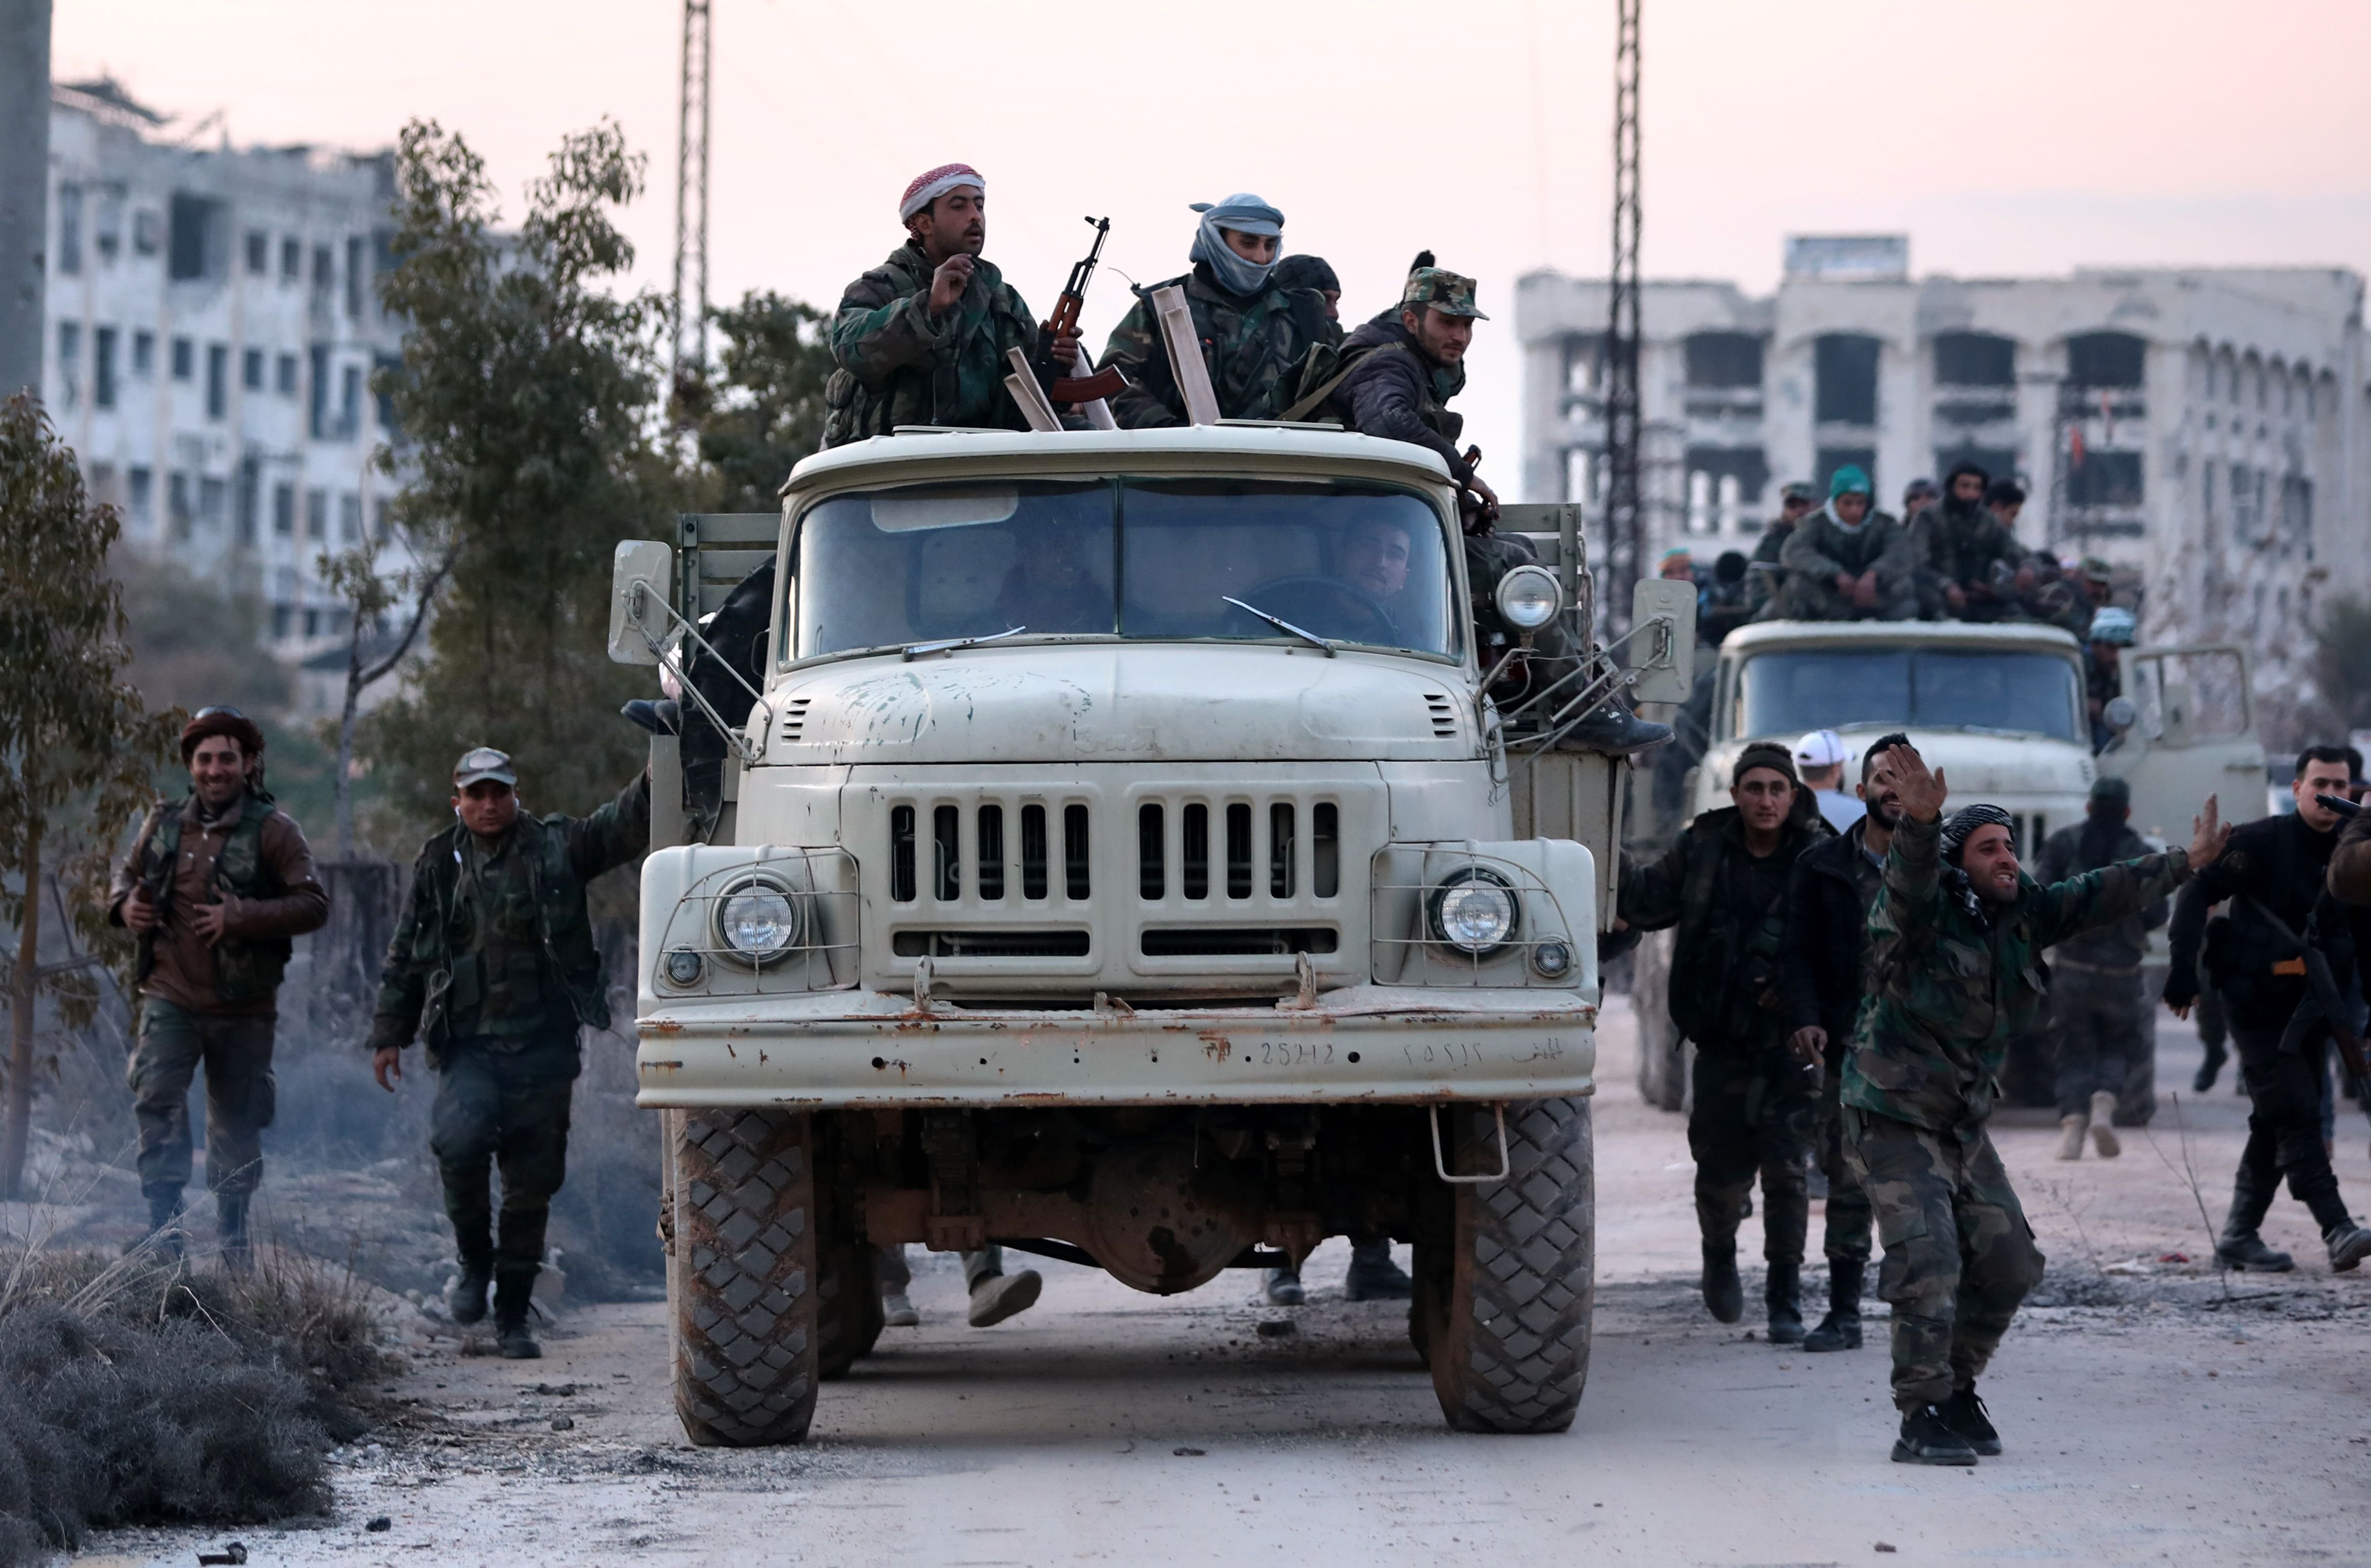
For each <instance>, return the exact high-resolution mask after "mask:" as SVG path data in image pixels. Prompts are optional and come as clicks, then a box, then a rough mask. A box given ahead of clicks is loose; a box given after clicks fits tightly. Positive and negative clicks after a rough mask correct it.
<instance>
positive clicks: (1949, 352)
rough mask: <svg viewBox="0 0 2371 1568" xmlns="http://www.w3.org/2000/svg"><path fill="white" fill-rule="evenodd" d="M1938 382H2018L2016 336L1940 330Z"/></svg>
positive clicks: (1937, 344)
mask: <svg viewBox="0 0 2371 1568" xmlns="http://www.w3.org/2000/svg"><path fill="white" fill-rule="evenodd" d="M1935 384H1936V385H1937V386H2016V385H2017V340H2015V339H2013V338H2001V337H1995V335H1994V334H1992V333H1990V332H1938V333H1937V334H1936V335H1935Z"/></svg>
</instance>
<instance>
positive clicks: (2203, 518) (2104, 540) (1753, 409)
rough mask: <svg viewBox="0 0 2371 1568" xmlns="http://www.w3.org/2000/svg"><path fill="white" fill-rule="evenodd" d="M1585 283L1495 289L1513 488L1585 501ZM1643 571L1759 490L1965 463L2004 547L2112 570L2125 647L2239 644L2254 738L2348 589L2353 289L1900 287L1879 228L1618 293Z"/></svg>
mask: <svg viewBox="0 0 2371 1568" xmlns="http://www.w3.org/2000/svg"><path fill="white" fill-rule="evenodd" d="M1606 306H1607V301H1606V289H1605V285H1604V284H1603V283H1602V282H1597V281H1590V280H1583V279H1578V278H1569V277H1566V276H1563V275H1561V274H1558V273H1554V272H1535V273H1532V274H1531V275H1529V276H1527V277H1525V278H1524V279H1523V280H1522V281H1521V284H1520V287H1519V291H1518V300H1517V306H1516V330H1517V333H1518V335H1519V337H1520V338H1521V341H1522V345H1523V363H1524V371H1523V375H1524V382H1523V409H1524V421H1523V423H1524V432H1523V439H1524V469H1523V477H1524V483H1525V491H1526V493H1527V494H1528V495H1529V496H1531V497H1532V498H1533V499H1535V500H1580V501H1582V502H1587V503H1589V504H1591V505H1602V478H1601V470H1602V451H1603V445H1604V439H1605V437H1604V421H1603V410H1602V362H1603V355H1604V341H1605V338H1604V334H1605V320H1606V314H1607V310H1606ZM1642 319H1643V329H1642V336H1643V343H1642V346H1641V352H1640V357H1639V398H1640V405H1641V414H1642V420H1643V430H1644V436H1643V442H1642V445H1643V450H1642V454H1641V467H1642V488H1643V491H1644V495H1645V529H1646V534H1647V538H1648V544H1649V553H1650V555H1651V553H1652V552H1653V551H1655V550H1660V549H1661V548H1665V547H1667V546H1669V545H1672V544H1685V545H1688V546H1689V547H1691V548H1692V549H1693V550H1694V552H1695V553H1696V555H1697V557H1698V559H1699V561H1703V560H1705V559H1706V558H1707V557H1709V556H1711V555H1713V554H1716V553H1718V551H1721V550H1726V549H1741V550H1747V551H1751V550H1752V548H1753V545H1754V543H1755V540H1756V538H1757V537H1758V536H1759V534H1760V532H1761V529H1762V527H1763V525H1764V523H1765V522H1766V521H1767V520H1768V519H1769V518H1770V517H1772V516H1773V515H1775V513H1776V511H1777V502H1778V493H1777V492H1778V487H1779V486H1780V485H1781V484H1783V483H1785V482H1786V481H1787V480H1791V479H1806V480H1810V481H1811V482H1813V483H1815V484H1818V485H1820V486H1821V487H1822V493H1824V487H1825V485H1826V482H1827V478H1828V476H1829V475H1830V474H1832V473H1833V471H1834V470H1835V469H1836V468H1837V467H1840V466H1842V465H1844V464H1846V463H1853V464H1858V465H1859V466H1860V467H1863V468H1865V469H1867V470H1868V472H1869V473H1870V474H1871V475H1872V476H1873V477H1874V478H1875V479H1876V483H1877V489H1878V496H1879V504H1880V505H1882V506H1884V507H1886V508H1887V509H1888V510H1892V509H1894V508H1896V507H1897V506H1898V505H1899V501H1900V497H1901V494H1902V490H1903V487H1904V486H1905V485H1906V484H1907V483H1908V482H1909V481H1910V480H1911V479H1912V478H1915V477H1919V476H1929V477H1939V476H1940V474H1941V473H1942V471H1944V470H1946V469H1948V468H1949V467H1950V466H1951V465H1952V464H1953V463H1955V462H1958V461H1960V459H1962V458H1972V459H1974V460H1975V461H1977V462H1979V463H1981V464H1983V465H1984V467H1986V468H1987V469H1989V470H1990V471H1991V472H1992V473H1993V474H1995V476H2014V477H2016V478H2018V479H2019V480H2020V481H2021V482H2022V483H2023V484H2024V486H2025V487H2026V489H2027V490H2028V492H2029V495H2030V499H2029V501H2028V502H2027V504H2026V508H2025V512H2024V514H2023V516H2022V517H2021V518H2020V519H2019V523H2018V532H2019V534H2020V536H2022V537H2023V538H2024V540H2025V541H2026V542H2027V543H2028V544H2030V545H2033V546H2037V547H2046V548H2051V549H2053V550H2055V551H2056V552H2058V553H2059V554H2061V555H2064V556H2078V555H2097V556H2101V557H2104V558H2106V559H2108V560H2109V561H2111V563H2113V564H2114V565H2115V566H2116V567H2118V568H2119V570H2120V572H2121V573H2122V574H2126V575H2128V577H2129V579H2130V581H2131V582H2132V583H2133V584H2134V591H2135V592H2136V594H2137V595H2138V598H2139V602H2140V609H2141V627H2142V633H2143V636H2144V637H2145V639H2146V640H2150V641H2154V642H2172V641H2205V640H2231V641H2237V642H2239V643H2241V644H2243V645H2245V646H2247V647H2248V648H2249V649H2250V651H2251V652H2252V654H2253V656H2254V658H2255V661H2256V663H2257V666H2258V681H2257V685H2258V689H2259V691H2260V693H2261V695H2262V696H2263V698H2265V704H2266V709H2267V712H2266V715H2265V717H2266V719H2267V721H2269V723H2270V725H2271V728H2272V730H2273V732H2274V734H2275V736H2276V737H2279V738H2284V736H2283V735H2282V730H2283V724H2284V721H2285V719H2286V716H2287V715H2290V714H2294V713H2296V710H2297V709H2299V707H2300V706H2302V705H2303V704H2306V703H2308V702H2310V701H2311V700H2312V698H2314V697H2315V695H2316V693H2315V690H2314V686H2313V678H2312V654H2313V641H2312V636H2311V633H2310V631H2309V629H2308V628H2309V627H2310V625H2311V624H2312V622H2313V618H2314V616H2315V613H2316V607H2317V605H2319V604H2321V603H2323V602H2325V601H2326V600H2328V599H2329V598H2331V596H2333V595H2339V594H2364V593H2365V592H2366V590H2371V550H2366V549H2365V545H2366V543H2371V387H2366V385H2365V378H2366V375H2371V365H2366V363H2365V343H2364V330H2363V279H2362V278H2361V277H2360V276H2359V275H2357V274H2356V273H2354V272H2352V271H2345V270H2342V269H2339V268H2163V269H2153V268H2120V269H2107V268H2102V269H2084V270H2078V271H2076V272H2074V273H2073V274H2072V275H2071V276H2067V277H2063V278H2001V279H1960V278H1949V277H1925V278H1914V277H1912V276H1911V274H1910V268H1909V245H1908V241H1907V240H1906V239H1904V238H1903V237H1902V236H1790V237H1789V238H1788V240H1787V256H1786V267H1785V271H1784V274H1783V276H1782V278H1781V281H1780V282H1779V284H1778V287H1777V290H1776V292H1775V294H1770V295H1763V296H1756V295H1752V294H1747V293H1746V292H1745V291H1744V290H1742V289H1740V288H1739V287H1737V286H1736V285H1735V284H1732V283H1727V282H1696V281H1682V280H1671V281H1649V282H1647V283H1646V284H1645V286H1644V289H1643V301H1642Z"/></svg>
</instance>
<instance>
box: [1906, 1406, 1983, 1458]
mask: <svg viewBox="0 0 2371 1568" xmlns="http://www.w3.org/2000/svg"><path fill="white" fill-rule="evenodd" d="M1893 1462H1894V1463H1895V1464H1897V1465H1972V1464H1974V1463H1975V1462H1976V1450H1975V1449H1974V1447H1972V1446H1971V1445H1970V1444H1969V1442H1968V1440H1967V1439H1966V1438H1965V1437H1962V1436H1960V1435H1959V1434H1958V1433H1956V1432H1954V1431H1952V1430H1951V1424H1950V1423H1949V1422H1948V1421H1946V1420H1944V1419H1943V1407H1942V1406H1941V1405H1913V1406H1912V1407H1911V1408H1910V1409H1908V1410H1905V1411H1903V1412H1902V1435H1900V1436H1899V1437H1896V1438H1895V1439H1894V1440H1893Z"/></svg>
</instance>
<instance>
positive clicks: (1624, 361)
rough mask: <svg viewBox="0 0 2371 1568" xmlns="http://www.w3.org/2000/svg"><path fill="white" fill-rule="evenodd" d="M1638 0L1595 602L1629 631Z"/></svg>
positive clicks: (1638, 520)
mask: <svg viewBox="0 0 2371 1568" xmlns="http://www.w3.org/2000/svg"><path fill="white" fill-rule="evenodd" d="M1638 4H1639V0H1615V12H1616V15H1615V20H1614V40H1613V268H1612V270H1611V271H1609V272H1608V274H1607V279H1606V282H1607V288H1606V295H1607V298H1608V301H1609V306H1608V311H1607V321H1606V328H1605V568H1606V579H1607V583H1606V585H1607V587H1608V588H1609V589H1610V590H1612V591H1611V592H1610V593H1608V594H1606V595H1605V597H1604V598H1603V599H1602V601H1600V602H1601V603H1602V605H1603V606H1604V613H1605V616H1606V618H1607V622H1608V625H1609V626H1610V627H1616V628H1626V627H1627V626H1628V624H1629V618H1630V593H1631V589H1632V587H1633V586H1634V585H1635V584H1636V583H1637V581H1638V576H1639V573H1640V571H1642V570H1643V563H1642V562H1641V560H1640V559H1639V558H1640V556H1641V554H1642V552H1643V551H1644V550H1645V549H1646V543H1647V542H1646V537H1645V531H1644V522H1643V517H1642V509H1641V506H1640V498H1639V482H1638V470H1639V462H1638V439H1639V418H1638V226H1639V210H1638Z"/></svg>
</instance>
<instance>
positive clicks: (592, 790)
mask: <svg viewBox="0 0 2371 1568" xmlns="http://www.w3.org/2000/svg"><path fill="white" fill-rule="evenodd" d="M641 184H642V159H641V158H640V157H639V156H635V155H633V154H631V153H630V152H629V151H628V150H627V147H626V144H625V140H624V137H623V136H622V134H621V133H619V131H618V129H617V127H616V126H614V125H612V124H608V123H606V122H605V123H603V124H601V125H599V126H597V127H596V128H595V129H593V130H590V131H586V132H583V133H577V134H575V135H573V136H570V137H569V138H568V139H567V140H566V141H565V142H563V143H562V144H561V148H560V150H559V151H558V152H557V153H555V154H554V155H553V156H552V158H551V161H550V167H549V173H548V174H547V175H546V176H545V177H544V178H543V179H539V180H537V181H535V182H533V184H531V185H530V187H529V188H528V191H527V213H526V219H525V221H524V222H523V223H522V224H521V225H520V226H519V228H518V230H517V231H516V233H515V236H506V237H498V236H496V234H495V232H494V227H493V225H494V223H495V221H496V213H495V209H494V205H493V192H492V188H491V187H490V186H489V185H488V183H487V180H486V175H485V166H484V164H483V162H482V160H480V158H479V156H477V154H475V153H474V152H472V151H471V150H470V149H469V147H468V144H466V143H465V142H464V141H463V140H462V139H461V137H460V136H459V135H457V134H448V133H445V131H443V130H442V129H440V128H439V127H438V126H436V125H434V123H426V122H414V123H413V124H411V125H410V126H408V127H407V128H406V129H405V131H404V133H403V138H402V144H401V148H400V151H399V160H398V166H397V190H396V199H395V219H396V234H395V240H394V252H395V256H396V266H395V268H394V270H393V271H392V272H391V273H389V274H388V276H387V278H386V279H385V280H384V281H383V282H382V284H381V291H380V292H381V296H382V298H383V300H384V302H385V304H386V306H387V309H388V310H389V311H390V312H392V313H394V314H396V315H398V316H399V317H403V318H405V319H406V320H408V321H409V322H410V323H411V332H410V335H409V336H408V338H407V339H406V341H405V345H404V354H403V360H402V363H400V365H398V366H394V367H390V368H388V369H387V370H383V371H382V372H380V374H379V375H378V377H377V379H376V387H377V389H378V390H379V391H380V392H381V393H382V394H383V395H385V396H386V397H387V398H388V399H389V400H390V402H391V404H392V407H393V409H394V413H395V418H396V423H397V426H398V428H399V432H400V433H401V437H402V444H401V447H400V450H399V452H397V453H395V454H391V455H389V456H388V458H387V465H388V468H389V471H390V472H391V473H394V474H396V475H397V476H398V477H399V478H401V479H402V480H403V481H404V483H403V488H402V490H401V491H400V493H399V495H398V496H397V497H396V499H395V501H394V503H393V504H394V507H395V521H396V524H397V526H398V527H399V528H400V529H401V530H402V531H403V532H404V534H405V536H406V537H407V538H409V539H411V541H413V542H414V548H415V549H416V550H422V551H423V552H424V553H423V559H427V558H428V555H429V554H433V553H435V552H437V551H439V550H442V551H445V552H449V553H450V555H451V557H452V559H453V561H454V564H453V568H452V571H451V576H450V579H449V581H448V582H447V583H446V585H445V589H444V596H443V598H442V600H441V603H440V607H439V609H438V612H437V615H436V618H435V620H434V625H433V626H432V628H431V629H430V632H429V634H428V637H429V646H428V655H427V658H426V659H425V661H424V662H423V663H422V666H421V668H420V670H419V672H418V674H417V678H416V679H415V681H414V682H413V683H412V685H411V687H410V689H408V690H407V691H406V692H405V693H404V694H403V695H401V696H400V697H398V698H394V699H392V700H390V701H389V702H387V704H386V705H384V706H383V707H382V708H380V709H378V711H377V712H376V713H375V714H374V715H372V717H371V718H370V720H368V721H366V722H365V723H364V726H363V733H362V740H361V745H362V749H363V751H364V754H365V755H367V757H368V758H369V759H370V762H371V763H372V765H373V767H374V768H375V769H376V771H377V772H378V773H379V774H381V775H382V776H383V777H384V778H385V780H386V786H387V798H388V800H389V801H390V803H391V805H393V806H395V807H396V808H397V809H398V811H399V814H400V817H401V819H402V821H403V823H404V824H405V825H407V826H409V827H411V828H413V829H425V828H427V827H430V826H433V825H434V824H436V823H437V822H439V821H440V820H442V819H443V818H444V817H445V801H446V799H447V798H448V797H449V795H450V793H451V778H452V771H451V770H452V766H453V761H454V759H455V758H456V757H457V756H458V755H460V754H461V753H462V752H463V751H465V750H467V749H468V747H470V746H473V745H480V744H483V745H494V746H500V747H501V748H502V749H503V750H504V751H507V752H509V753H511V754H512V755H514V756H515V757H516V758H517V759H518V762H519V766H520V775H521V786H522V792H523V793H524V794H526V797H527V800H528V801H529V802H530V805H531V807H532V808H533V809H535V810H538V811H551V810H562V811H569V812H584V811H589V810H591V809H592V808H593V807H594V806H596V805H597V804H598V803H599V802H600V801H603V800H604V799H606V798H607V796H608V795H610V794H611V793H612V792H614V791H615V790H616V789H617V787H618V784H619V780H620V779H621V778H624V777H626V776H628V775H630V773H631V772H632V771H633V769H634V767H635V766H636V765H637V763H638V762H639V761H640V759H641V756H642V736H641V734H640V732H638V731H636V730H634V729H633V728H632V727H631V726H630V725H629V724H627V723H626V722H625V721H623V720H621V719H619V717H618V707H619V704H620V703H621V702H623V701H624V700H625V699H626V698H630V697H634V696H640V695H645V694H646V689H647V687H648V686H649V677H648V675H647V674H645V673H643V672H642V671H639V670H635V669H632V668H630V667H624V666H619V665H615V664H611V663H608V661H607V658H606V656H605V653H604V644H605V642H606V640H607V622H608V584H609V561H610V556H611V553H612V550H613V548H614V547H615V546H616V544H617V542H618V541H619V539H621V538H665V537H667V536H669V534H670V533H671V528H670V526H669V524H670V516H671V513H674V512H675V511H676V510H677V506H678V502H677V493H678V490H679V487H680V481H679V478H678V476H677V474H676V472H675V470H674V468H673V466H672V464H671V463H670V461H669V460H668V458H667V456H666V455H665V452H664V451H663V450H662V449H661V448H660V446H659V444H658V443H657V441H656V440H655V431H656V423H657V422H656V420H655V418H654V417H653V413H654V407H655V401H656V396H657V390H658V387H659V386H660V376H659V371H658V362H657V354H656V348H657V342H656V340H657V333H658V330H659V329H660V328H661V327H662V326H663V325H664V320H665V307H664V305H663V303H662V302H660V301H658V300H657V299H655V298H653V297H652V296H650V295H647V294H640V295H632V296H621V295H619V294H613V293H611V292H609V291H610V287H611V285H613V284H615V283H616V282H619V281H620V280H622V278H623V277H624V276H625V274H626V272H627V271H628V269H629V268H630V266H631V264H632V260H633V250H632V248H631V246H630V245H629V244H628V242H627V240H626V238H625V236H623V235H622V234H620V233H619V230H618V228H617V226H616V224H615V217H616V214H617V213H618V211H619V209H620V208H621V207H623V206H624V205H625V203H627V202H630V200H632V198H633V197H634V196H635V195H636V193H637V192H638V191H639V190H640V189H641Z"/></svg>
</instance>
